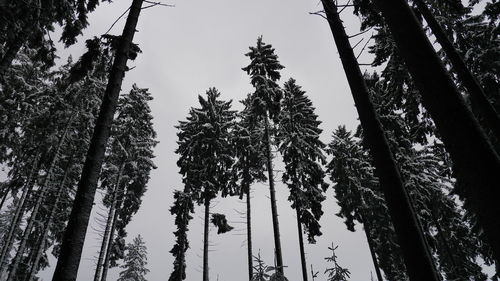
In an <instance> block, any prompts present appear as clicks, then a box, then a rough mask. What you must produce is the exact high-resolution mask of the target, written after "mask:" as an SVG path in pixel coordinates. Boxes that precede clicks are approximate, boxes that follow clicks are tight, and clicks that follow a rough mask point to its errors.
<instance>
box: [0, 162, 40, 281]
mask: <svg viewBox="0 0 500 281" xmlns="http://www.w3.org/2000/svg"><path fill="white" fill-rule="evenodd" d="M39 158H40V155H39V154H38V155H37V156H36V157H35V161H34V163H33V166H32V167H31V171H30V173H29V175H28V179H27V181H26V185H25V186H24V189H23V193H22V194H21V198H20V199H19V202H18V205H17V208H16V212H15V213H14V216H13V217H12V220H11V224H10V226H9V231H8V232H7V236H5V237H6V239H4V244H3V246H2V252H1V255H0V280H3V276H4V275H5V272H6V271H7V267H8V266H9V265H8V260H9V256H10V252H11V250H12V246H13V245H14V240H15V233H16V230H17V228H18V227H19V225H20V224H21V222H22V219H23V215H24V210H25V209H26V201H27V200H26V198H27V197H28V195H29V194H30V193H31V190H32V189H33V185H34V183H35V181H36V176H35V174H36V173H38V160H39Z"/></svg>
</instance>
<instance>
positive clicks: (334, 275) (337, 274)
mask: <svg viewBox="0 0 500 281" xmlns="http://www.w3.org/2000/svg"><path fill="white" fill-rule="evenodd" d="M338 247H339V246H334V245H333V243H332V246H331V247H328V250H330V251H332V255H331V256H329V257H326V258H325V260H326V261H328V262H331V263H333V267H330V268H327V269H326V270H325V273H327V274H328V278H327V279H326V280H327V281H347V280H348V278H349V276H350V275H351V273H350V272H349V270H348V269H347V268H343V267H341V266H340V265H339V263H338V261H337V255H336V254H335V250H337V248H338Z"/></svg>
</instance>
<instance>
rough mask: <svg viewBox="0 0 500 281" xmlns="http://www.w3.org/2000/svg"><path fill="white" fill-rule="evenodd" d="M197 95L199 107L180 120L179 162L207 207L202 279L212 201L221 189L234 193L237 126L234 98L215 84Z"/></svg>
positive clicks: (205, 280)
mask: <svg viewBox="0 0 500 281" xmlns="http://www.w3.org/2000/svg"><path fill="white" fill-rule="evenodd" d="M206 96H207V97H206V98H204V97H202V96H201V95H200V96H198V100H199V103H200V106H201V107H200V108H191V110H190V111H189V116H188V117H187V120H186V121H180V122H179V125H178V126H177V128H178V129H179V132H178V133H177V136H178V137H179V140H178V144H179V147H178V149H177V150H176V153H177V154H179V156H180V157H179V160H178V161H177V165H178V166H179V168H180V173H181V174H182V175H183V179H182V181H183V183H184V186H185V188H187V189H188V190H189V191H190V193H191V194H192V196H193V199H194V200H196V202H197V203H198V204H199V205H201V204H203V205H204V207H205V220H204V231H203V237H204V238H203V281H208V280H209V274H208V273H209V272H208V237H209V223H210V222H209V219H210V202H211V201H212V199H214V198H215V197H216V196H217V194H218V192H221V193H222V196H227V195H229V194H232V193H233V189H234V188H233V186H232V184H231V179H232V172H231V167H232V165H233V162H234V158H233V156H234V155H233V154H234V152H233V149H232V145H231V135H230V130H231V128H232V127H233V126H234V119H235V112H234V111H232V110H231V101H223V100H220V99H219V97H220V93H219V92H218V91H217V89H215V88H210V89H209V90H208V91H207V92H206Z"/></svg>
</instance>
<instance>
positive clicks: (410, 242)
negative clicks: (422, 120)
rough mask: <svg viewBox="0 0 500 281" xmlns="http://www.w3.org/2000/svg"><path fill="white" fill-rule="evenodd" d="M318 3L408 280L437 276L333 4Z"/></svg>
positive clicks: (430, 280)
mask: <svg viewBox="0 0 500 281" xmlns="http://www.w3.org/2000/svg"><path fill="white" fill-rule="evenodd" d="M322 3H323V7H324V9H325V12H326V16H327V18H328V23H329V25H330V29H331V31H332V34H333V37H334V39H335V43H336V45H337V50H338V52H339V55H340V59H341V61H342V65H343V67H344V71H345V73H346V76H347V80H348V82H349V86H350V88H351V93H352V96H353V98H354V102H355V105H356V108H357V111H358V114H359V119H360V121H361V126H362V127H363V133H364V136H365V138H366V140H367V143H368V145H369V148H370V152H371V155H372V157H373V160H374V164H375V167H376V172H377V174H378V176H379V178H380V187H381V188H382V191H383V193H384V196H385V201H386V203H387V207H388V209H389V213H390V215H391V218H392V222H393V225H394V228H395V230H396V234H397V237H398V242H399V245H400V246H401V250H402V252H403V256H404V260H405V264H406V267H407V270H408V275H409V277H410V280H412V281H422V280H426V281H438V280H440V277H439V274H438V272H437V270H436V268H435V266H434V263H433V260H432V256H431V254H430V252H429V248H428V245H427V241H426V240H425V237H424V235H423V233H422V228H421V226H420V222H419V220H418V217H417V216H416V214H415V211H414V209H413V206H412V205H411V202H410V198H409V196H408V194H407V192H406V190H405V188H404V185H403V180H402V178H401V175H400V173H399V168H398V166H397V164H396V161H395V160H394V157H393V155H392V152H391V150H390V148H389V144H388V142H387V138H386V137H385V135H384V131H383V129H382V124H381V123H380V120H379V118H378V115H377V112H376V111H375V108H374V107H373V103H372V101H371V99H370V95H369V92H368V89H367V87H366V84H365V81H364V78H363V75H362V74H361V70H360V69H359V65H358V62H357V60H356V57H355V55H354V52H353V50H352V47H351V45H350V43H349V39H348V37H347V34H346V33H345V30H344V27H343V25H342V21H341V20H340V17H339V15H338V12H337V7H336V6H335V4H334V2H333V1H331V0H322Z"/></svg>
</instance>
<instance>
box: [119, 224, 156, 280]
mask: <svg viewBox="0 0 500 281" xmlns="http://www.w3.org/2000/svg"><path fill="white" fill-rule="evenodd" d="M147 255H148V252H147V248H146V244H145V243H144V241H142V237H141V235H140V234H139V235H137V237H135V238H134V240H133V242H132V243H129V244H128V245H127V254H126V255H125V259H124V262H125V263H124V264H123V265H122V266H121V268H124V270H123V271H122V272H120V277H119V278H118V281H146V277H145V276H146V274H148V272H149V269H147V268H146V265H147V263H148V262H147V259H148V257H147Z"/></svg>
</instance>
